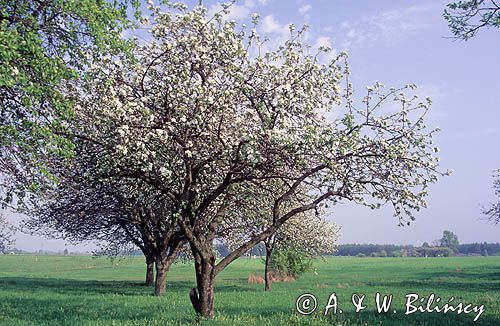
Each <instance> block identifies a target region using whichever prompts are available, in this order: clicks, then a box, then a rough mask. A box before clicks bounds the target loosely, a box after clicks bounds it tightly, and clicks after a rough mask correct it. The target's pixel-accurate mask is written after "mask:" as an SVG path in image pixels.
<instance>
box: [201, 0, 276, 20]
mask: <svg viewBox="0 0 500 326" xmlns="http://www.w3.org/2000/svg"><path fill="white" fill-rule="evenodd" d="M267 2H268V0H245V1H244V2H243V3H242V4H237V3H234V4H232V5H231V6H230V7H229V9H228V10H229V13H228V14H227V15H225V16H224V18H225V19H227V20H241V19H246V18H248V17H249V16H250V14H251V10H252V8H255V7H256V6H257V5H261V6H265V5H266V4H267ZM221 10H222V6H221V5H220V3H218V4H215V5H212V6H211V7H210V8H209V9H208V15H209V16H213V15H214V14H216V13H218V12H220V11H221Z"/></svg>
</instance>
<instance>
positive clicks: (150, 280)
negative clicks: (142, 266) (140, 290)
mask: <svg viewBox="0 0 500 326" xmlns="http://www.w3.org/2000/svg"><path fill="white" fill-rule="evenodd" d="M153 268H154V260H146V281H145V284H146V285H153V284H154V270H153Z"/></svg>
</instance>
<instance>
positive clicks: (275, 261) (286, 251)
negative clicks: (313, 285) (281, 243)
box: [269, 247, 312, 279]
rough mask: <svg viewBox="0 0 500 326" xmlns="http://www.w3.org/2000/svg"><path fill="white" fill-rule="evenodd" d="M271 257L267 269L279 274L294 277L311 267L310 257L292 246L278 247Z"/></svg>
mask: <svg viewBox="0 0 500 326" xmlns="http://www.w3.org/2000/svg"><path fill="white" fill-rule="evenodd" d="M271 257H272V259H271V262H270V263H269V270H270V272H272V273H274V274H276V275H279V276H283V275H286V276H289V277H292V278H294V279H296V278H298V277H299V276H300V275H302V274H303V273H305V272H307V271H308V270H310V269H311V267H312V257H311V256H310V255H309V254H308V253H306V252H303V251H300V250H299V249H296V248H293V247H289V248H287V247H282V248H278V249H277V250H276V251H274V252H273V254H272V256H271Z"/></svg>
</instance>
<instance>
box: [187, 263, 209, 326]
mask: <svg viewBox="0 0 500 326" xmlns="http://www.w3.org/2000/svg"><path fill="white" fill-rule="evenodd" d="M214 267H215V257H214V256H211V257H210V258H209V259H202V258H201V256H199V255H195V269H196V285H197V289H196V288H193V289H192V290H191V292H190V293H189V297H190V299H191V303H192V305H193V308H194V310H196V313H198V314H199V315H201V316H202V317H205V318H211V317H213V316H214V279H215V273H214Z"/></svg>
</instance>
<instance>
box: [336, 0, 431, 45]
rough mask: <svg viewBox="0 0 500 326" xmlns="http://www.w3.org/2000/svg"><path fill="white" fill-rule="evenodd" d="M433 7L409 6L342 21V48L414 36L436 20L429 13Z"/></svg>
mask: <svg viewBox="0 0 500 326" xmlns="http://www.w3.org/2000/svg"><path fill="white" fill-rule="evenodd" d="M434 6H435V4H432V5H426V6H411V7H407V8H403V9H397V10H389V11H385V12H382V13H381V14H378V15H372V16H367V17H363V18H361V19H360V20H359V21H355V22H352V21H344V22H343V23H342V25H341V26H342V29H343V30H344V31H345V37H344V41H343V44H342V48H343V49H344V50H347V49H349V48H350V47H352V46H359V45H361V44H367V43H369V44H372V43H374V42H380V41H384V42H393V41H396V40H398V39H401V38H403V37H407V36H408V35H413V34H416V33H418V32H419V31H421V30H423V29H426V28H429V27H430V26H431V25H432V23H433V20H435V19H437V18H436V17H434V16H432V15H430V13H429V12H430V10H432V9H433V8H434ZM429 17H430V18H429ZM438 18H440V17H438Z"/></svg>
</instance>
